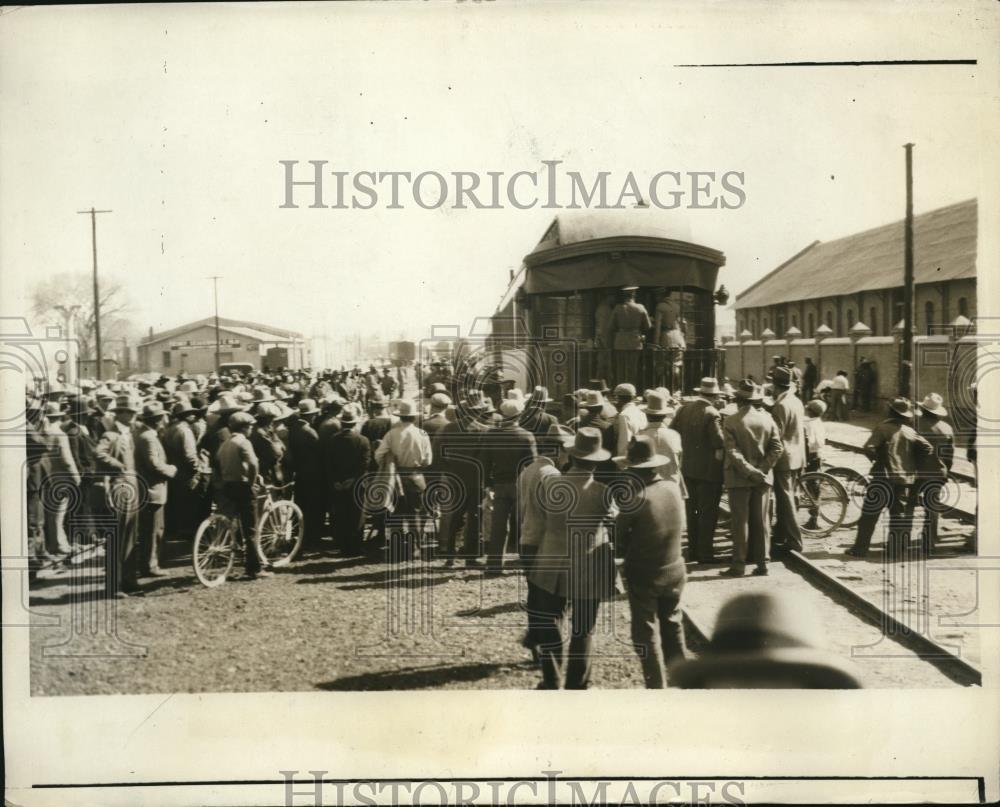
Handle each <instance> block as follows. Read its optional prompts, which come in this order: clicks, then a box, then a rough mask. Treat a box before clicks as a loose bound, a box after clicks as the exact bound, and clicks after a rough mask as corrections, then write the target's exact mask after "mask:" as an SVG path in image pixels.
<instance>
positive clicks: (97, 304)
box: [76, 207, 111, 381]
mask: <svg viewBox="0 0 1000 807" xmlns="http://www.w3.org/2000/svg"><path fill="white" fill-rule="evenodd" d="M76 212H77V213H78V214H80V215H86V216H90V243H91V246H92V247H93V252H94V349H95V350H96V352H97V362H96V364H97V372H96V377H97V380H98V381H100V380H101V377H102V375H103V373H102V372H101V371H102V370H103V368H102V367H101V365H102V364H103V362H102V361H101V297H100V289H99V286H98V284H97V214H98V213H110V212H111V211H110V210H94V208H93V207H91V208H90V210H77V211H76Z"/></svg>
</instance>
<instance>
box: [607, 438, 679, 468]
mask: <svg viewBox="0 0 1000 807" xmlns="http://www.w3.org/2000/svg"><path fill="white" fill-rule="evenodd" d="M614 461H615V462H616V463H617V464H618V465H619V466H620V467H624V468H660V467H662V466H664V465H666V464H667V463H668V462H670V458H669V457H666V456H664V455H663V454H657V453H656V444H655V443H654V442H653V440H652V438H650V437H648V436H646V435H644V434H640V435H639V436H638V437H636V438H635V439H634V440H633V441H632V442H631V443H629V446H628V452H627V453H626V454H625V456H623V457H614Z"/></svg>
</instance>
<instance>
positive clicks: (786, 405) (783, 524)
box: [771, 367, 806, 558]
mask: <svg viewBox="0 0 1000 807" xmlns="http://www.w3.org/2000/svg"><path fill="white" fill-rule="evenodd" d="M771 381H772V383H773V384H774V406H773V407H772V409H771V417H772V418H774V423H775V425H776V426H777V427H778V436H779V437H780V438H781V444H782V449H783V450H782V453H781V456H780V457H779V458H778V462H777V464H776V465H775V467H774V503H775V516H776V517H775V524H774V534H773V536H772V539H771V556H772V557H775V558H776V557H777V556H778V555H780V554H782V553H785V552H789V551H793V550H794V551H795V552H801V551H802V532H801V530H800V529H799V522H798V519H797V517H796V514H795V485H796V482H797V481H798V478H799V475H800V474H801V473H802V466H803V465H805V461H806V457H805V454H806V441H805V417H806V415H805V410H804V409H803V406H802V401H800V400H799V399H798V397H797V396H796V394H795V386H794V383H793V381H792V372H791V370H789V368H788V367H776V368H774V374H773V375H772V377H771Z"/></svg>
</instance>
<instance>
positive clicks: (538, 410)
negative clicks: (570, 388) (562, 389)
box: [521, 387, 558, 440]
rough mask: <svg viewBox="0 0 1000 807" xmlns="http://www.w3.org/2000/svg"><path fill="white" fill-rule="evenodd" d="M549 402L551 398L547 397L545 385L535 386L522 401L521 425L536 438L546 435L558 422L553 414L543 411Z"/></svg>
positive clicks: (547, 392)
mask: <svg viewBox="0 0 1000 807" xmlns="http://www.w3.org/2000/svg"><path fill="white" fill-rule="evenodd" d="M550 403H552V398H550V397H549V391H548V389H547V388H546V387H535V389H534V390H532V392H531V395H529V396H528V398H527V400H526V401H525V402H524V413H523V414H522V415H521V426H522V427H523V428H525V429H527V430H528V431H529V432H531V433H532V434H533V435H535V439H536V440H537V439H538V438H539V437H545V436H546V435H548V433H549V430H550V429H551V428H552V427H553V426H554V425H556V424H557V423H558V421H557V420H556V417H555V415H550V414H549V413H548V412H546V411H545V407H546V406H548V404H550Z"/></svg>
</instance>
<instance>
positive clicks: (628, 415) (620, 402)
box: [614, 384, 649, 456]
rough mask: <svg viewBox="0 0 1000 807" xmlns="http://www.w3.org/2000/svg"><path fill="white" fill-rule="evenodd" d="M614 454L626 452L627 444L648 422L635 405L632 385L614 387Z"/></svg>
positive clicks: (634, 393)
mask: <svg viewBox="0 0 1000 807" xmlns="http://www.w3.org/2000/svg"><path fill="white" fill-rule="evenodd" d="M614 396H615V409H616V410H617V414H616V415H615V425H614V428H615V446H614V448H615V453H616V454H618V455H621V456H623V455H624V454H625V452H626V451H627V450H628V444H629V443H630V442H631V441H632V440H633V438H635V436H636V435H637V434H638V433H639V432H641V431H642V430H643V429H645V428H646V427H647V426H648V425H649V422H648V421H647V420H646V415H645V414H644V413H643V411H642V410H641V409H640V408H639V407H638V406H637V405H636V402H635V401H636V392H635V386H634V385H633V384H619V385H618V386H617V387H615V393H614Z"/></svg>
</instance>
